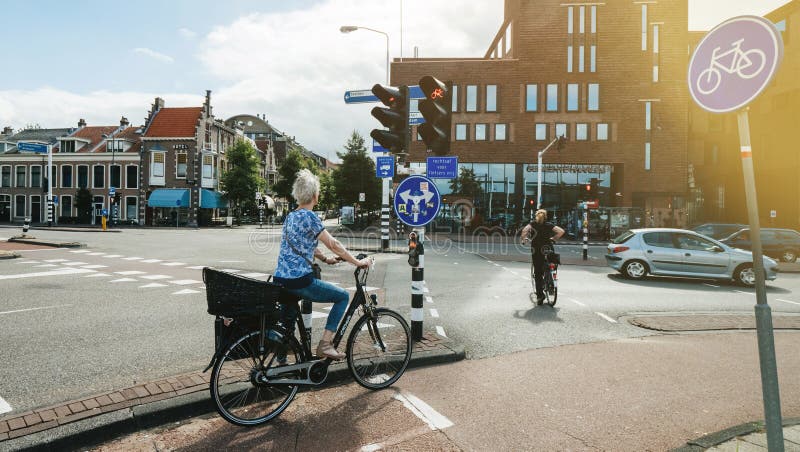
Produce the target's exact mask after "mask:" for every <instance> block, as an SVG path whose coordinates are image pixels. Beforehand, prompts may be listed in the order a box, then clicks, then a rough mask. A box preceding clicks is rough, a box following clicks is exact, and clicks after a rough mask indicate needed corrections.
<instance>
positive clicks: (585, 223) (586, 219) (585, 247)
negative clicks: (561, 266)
mask: <svg viewBox="0 0 800 452" xmlns="http://www.w3.org/2000/svg"><path fill="white" fill-rule="evenodd" d="M588 259H589V211H588V210H587V209H584V211H583V260H588Z"/></svg>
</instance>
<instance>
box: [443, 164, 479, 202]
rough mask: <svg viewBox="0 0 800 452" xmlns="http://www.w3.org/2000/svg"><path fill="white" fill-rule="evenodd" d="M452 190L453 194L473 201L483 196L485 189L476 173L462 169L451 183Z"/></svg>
mask: <svg viewBox="0 0 800 452" xmlns="http://www.w3.org/2000/svg"><path fill="white" fill-rule="evenodd" d="M450 190H452V191H453V194H459V195H462V196H464V197H466V198H469V199H470V200H472V201H474V200H476V199H478V198H480V197H481V196H482V195H483V188H482V187H481V183H480V181H478V177H477V176H475V171H473V170H472V169H469V168H461V171H460V173H459V175H458V177H457V178H455V179H453V180H451V181H450Z"/></svg>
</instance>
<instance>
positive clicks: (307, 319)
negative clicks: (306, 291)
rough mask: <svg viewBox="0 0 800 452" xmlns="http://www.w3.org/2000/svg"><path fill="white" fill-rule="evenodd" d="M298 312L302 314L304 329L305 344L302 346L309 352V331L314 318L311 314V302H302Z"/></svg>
mask: <svg viewBox="0 0 800 452" xmlns="http://www.w3.org/2000/svg"><path fill="white" fill-rule="evenodd" d="M300 312H301V313H302V314H303V327H305V329H306V343H305V344H303V345H304V346H305V347H306V348H307V349H308V350H311V330H312V328H311V327H312V326H313V325H312V323H313V322H314V320H313V319H314V316H313V315H312V313H311V302H310V301H308V300H303V303H302V304H301V308H300Z"/></svg>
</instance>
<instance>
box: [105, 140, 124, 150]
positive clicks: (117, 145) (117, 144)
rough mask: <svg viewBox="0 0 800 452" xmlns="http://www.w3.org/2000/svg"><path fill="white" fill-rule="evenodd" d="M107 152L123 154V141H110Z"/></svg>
mask: <svg viewBox="0 0 800 452" xmlns="http://www.w3.org/2000/svg"><path fill="white" fill-rule="evenodd" d="M106 152H122V140H110V141H109V142H107V143H106Z"/></svg>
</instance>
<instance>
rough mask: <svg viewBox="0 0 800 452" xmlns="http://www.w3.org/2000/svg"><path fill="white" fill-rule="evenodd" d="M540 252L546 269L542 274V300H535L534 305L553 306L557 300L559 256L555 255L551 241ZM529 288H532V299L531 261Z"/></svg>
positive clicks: (534, 292) (532, 261)
mask: <svg viewBox="0 0 800 452" xmlns="http://www.w3.org/2000/svg"><path fill="white" fill-rule="evenodd" d="M541 252H542V254H544V262H545V265H546V266H547V269H546V271H545V272H544V300H542V301H538V300H537V302H536V304H537V305H542V304H544V303H547V304H548V305H550V306H555V305H556V301H557V300H558V266H559V264H561V256H560V255H559V254H558V253H556V251H555V248H554V247H553V243H552V241H551V242H550V243H548V244H546V245H543V246H542V248H541ZM531 287H532V288H533V293H532V294H531V296H532V297H533V296H535V294H536V277H535V263H534V260H533V259H531Z"/></svg>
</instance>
